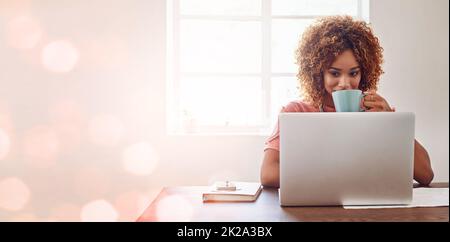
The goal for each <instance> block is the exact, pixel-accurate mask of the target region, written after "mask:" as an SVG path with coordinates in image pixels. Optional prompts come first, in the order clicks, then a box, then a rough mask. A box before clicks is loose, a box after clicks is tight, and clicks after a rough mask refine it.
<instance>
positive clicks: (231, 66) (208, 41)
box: [180, 20, 261, 73]
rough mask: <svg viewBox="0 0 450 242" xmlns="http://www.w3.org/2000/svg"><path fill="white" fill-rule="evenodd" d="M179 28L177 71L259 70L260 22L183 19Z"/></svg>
mask: <svg viewBox="0 0 450 242" xmlns="http://www.w3.org/2000/svg"><path fill="white" fill-rule="evenodd" d="M180 28H181V35H180V52H181V59H180V68H181V71H183V72H227V73H249V72H252V73H259V72H260V71H261V23H259V22H240V21H206V20H183V21H181V26H180Z"/></svg>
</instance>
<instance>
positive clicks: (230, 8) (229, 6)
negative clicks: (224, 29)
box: [180, 0, 261, 16]
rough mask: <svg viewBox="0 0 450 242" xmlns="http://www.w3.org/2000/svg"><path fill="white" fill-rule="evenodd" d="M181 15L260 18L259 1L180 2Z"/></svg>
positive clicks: (191, 0) (204, 0) (201, 0)
mask: <svg viewBox="0 0 450 242" xmlns="http://www.w3.org/2000/svg"><path fill="white" fill-rule="evenodd" d="M180 10H181V14H186V15H232V16H242V15H250V16H260V15H261V0H226V1H224V0H180Z"/></svg>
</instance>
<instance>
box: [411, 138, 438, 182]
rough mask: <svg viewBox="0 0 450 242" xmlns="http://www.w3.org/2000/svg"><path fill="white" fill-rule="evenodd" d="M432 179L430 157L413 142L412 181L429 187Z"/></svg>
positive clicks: (419, 145)
mask: <svg viewBox="0 0 450 242" xmlns="http://www.w3.org/2000/svg"><path fill="white" fill-rule="evenodd" d="M433 178H434V173H433V169H432V168H431V162H430V156H429V155H428V152H427V151H426V150H425V148H423V146H422V145H421V144H420V143H419V142H418V141H417V140H415V141H414V180H416V181H417V182H419V183H420V184H421V185H429V184H430V183H431V181H432V180H433Z"/></svg>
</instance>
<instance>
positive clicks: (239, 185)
mask: <svg viewBox="0 0 450 242" xmlns="http://www.w3.org/2000/svg"><path fill="white" fill-rule="evenodd" d="M223 184H224V182H217V183H215V184H214V185H212V186H211V187H210V188H209V190H208V191H206V192H204V193H203V194H202V195H203V202H253V201H255V200H256V199H257V198H258V196H259V194H260V193H261V190H262V186H261V183H258V182H230V183H229V184H231V185H230V186H228V182H227V183H225V184H226V185H223Z"/></svg>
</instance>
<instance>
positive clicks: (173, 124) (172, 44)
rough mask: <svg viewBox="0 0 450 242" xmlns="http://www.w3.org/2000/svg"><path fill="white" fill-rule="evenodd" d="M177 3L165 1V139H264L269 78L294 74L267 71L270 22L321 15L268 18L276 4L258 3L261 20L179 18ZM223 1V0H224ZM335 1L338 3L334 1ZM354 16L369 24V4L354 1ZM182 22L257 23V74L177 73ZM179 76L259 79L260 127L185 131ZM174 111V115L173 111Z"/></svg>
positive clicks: (268, 124) (268, 119)
mask: <svg viewBox="0 0 450 242" xmlns="http://www.w3.org/2000/svg"><path fill="white" fill-rule="evenodd" d="M180 1H182V0H167V5H166V7H167V11H166V12H167V26H166V27H167V28H166V31H167V34H166V37H167V41H166V43H167V50H166V51H167V52H166V53H167V58H166V67H167V68H166V79H167V85H166V88H167V89H166V101H167V105H166V108H167V111H166V114H167V115H166V118H167V122H166V125H167V128H166V130H167V133H168V134H169V135H216V134H219V135H262V136H267V135H268V134H269V133H270V132H271V131H272V128H273V127H272V123H273V121H272V120H271V118H273V117H271V92H270V91H271V78H273V77H295V76H296V73H272V67H271V32H272V28H271V27H272V20H273V19H314V18H317V17H322V15H320V16H319V15H317V16H315V15H272V14H271V12H272V10H271V4H272V1H276V0H261V16H228V15H226V16H221V15H181V14H180ZM224 1H226V0H224ZM337 1H338V0H337ZM357 3H358V10H357V16H353V17H355V18H358V19H363V20H365V21H367V22H369V20H370V19H369V4H370V0H358V1H357ZM182 19H196V20H234V21H260V22H261V31H262V32H261V33H262V34H261V37H262V40H261V41H262V52H261V53H262V55H261V73H232V74H229V73H207V72H205V73H183V74H182V73H181V72H180V63H179V58H174V57H175V56H177V57H179V56H180V49H179V46H180V43H179V40H180V39H179V33H180V22H181V20H182ZM181 75H183V76H190V77H196V76H203V77H204V76H216V77H217V76H227V77H230V76H231V77H232V76H236V77H238V76H239V77H242V76H247V77H259V78H261V85H262V86H261V88H262V90H263V102H262V105H263V107H262V108H263V117H262V118H263V125H260V126H205V125H201V126H196V127H195V130H194V131H189V130H186V129H185V128H183V126H182V123H181V122H182V117H181V113H180V111H181V110H180V107H179V104H180V100H179V97H180V86H179V81H180V77H181ZM174 110H175V111H176V114H174V112H173V111H174Z"/></svg>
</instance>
